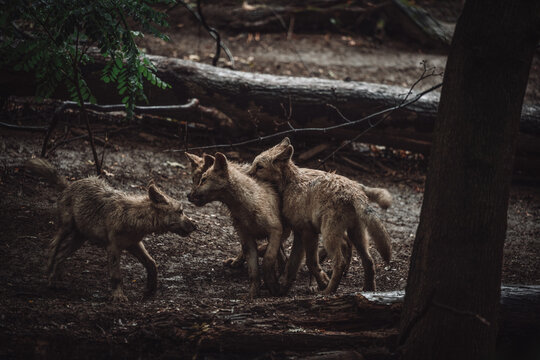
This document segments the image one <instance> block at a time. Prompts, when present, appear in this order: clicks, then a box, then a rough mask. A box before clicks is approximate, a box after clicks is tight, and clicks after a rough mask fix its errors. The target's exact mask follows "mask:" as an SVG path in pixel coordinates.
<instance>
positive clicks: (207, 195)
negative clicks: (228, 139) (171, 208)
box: [188, 152, 229, 206]
mask: <svg viewBox="0 0 540 360" xmlns="http://www.w3.org/2000/svg"><path fill="white" fill-rule="evenodd" d="M204 162H205V166H207V165H210V164H211V165H210V166H209V167H208V168H207V170H206V171H205V172H204V173H203V174H202V175H201V177H200V180H199V182H198V184H197V185H195V184H194V186H193V189H192V190H191V193H190V194H189V195H188V200H189V201H191V202H192V203H193V204H195V205H197V206H203V205H205V204H208V203H209V202H212V201H216V200H220V199H222V197H223V194H224V191H225V190H226V189H227V187H228V186H229V162H228V161H227V157H226V156H225V155H224V154H222V153H220V152H218V153H216V156H215V158H214V157H213V156H210V155H205V156H204Z"/></svg>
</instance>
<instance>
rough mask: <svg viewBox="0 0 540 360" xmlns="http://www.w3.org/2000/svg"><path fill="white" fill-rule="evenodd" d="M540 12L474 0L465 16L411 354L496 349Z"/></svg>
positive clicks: (407, 342)
mask: <svg viewBox="0 0 540 360" xmlns="http://www.w3.org/2000/svg"><path fill="white" fill-rule="evenodd" d="M539 14H540V2H538V1H502V0H498V1H467V2H466V3H465V7H464V10H463V13H462V15H461V17H460V19H459V20H458V23H457V25H456V31H455V33H454V38H453V40H452V45H451V49H450V54H449V57H448V63H447V66H446V72H445V77H444V86H443V89H442V94H441V102H440V105H439V112H438V118H437V122H436V125H435V130H434V137H433V147H432V150H431V158H430V167H429V171H428V176H427V180H426V190H425V194H424V202H423V205H422V212H421V216H420V224H419V227H418V231H417V234H416V240H415V243H414V247H413V254H412V258H411V267H410V270H409V277H408V282H407V288H406V295H405V302H404V309H403V313H402V318H401V325H400V332H401V334H400V340H399V345H400V349H401V352H402V355H403V358H404V359H485V358H494V350H495V340H496V336H497V323H498V310H499V299H500V283H501V270H502V255H503V252H502V251H503V243H504V239H505V233H506V219H507V208H508V196H509V187H510V176H511V170H512V165H513V160H514V159H513V158H514V151H515V147H516V140H517V134H518V128H519V119H520V113H521V106H522V103H523V97H524V94H525V87H526V84H527V78H528V74H529V69H530V65H531V61H532V57H533V53H534V49H535V47H536V44H537V43H538V38H539V25H540V18H539ZM531 316H533V315H532V314H531Z"/></svg>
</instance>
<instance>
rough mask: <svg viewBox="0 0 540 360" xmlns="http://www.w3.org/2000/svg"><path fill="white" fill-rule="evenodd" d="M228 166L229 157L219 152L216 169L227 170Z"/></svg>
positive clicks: (215, 163) (215, 164)
mask: <svg viewBox="0 0 540 360" xmlns="http://www.w3.org/2000/svg"><path fill="white" fill-rule="evenodd" d="M227 167H228V164H227V157H226V156H225V155H224V154H222V153H220V152H217V153H216V161H215V162H214V169H215V170H220V171H227Z"/></svg>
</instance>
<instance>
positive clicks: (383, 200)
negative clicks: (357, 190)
mask: <svg viewBox="0 0 540 360" xmlns="http://www.w3.org/2000/svg"><path fill="white" fill-rule="evenodd" d="M362 187H363V190H364V192H365V193H366V195H367V197H368V199H369V201H371V202H375V203H377V204H379V206H380V207H381V208H382V209H385V210H386V209H388V208H389V207H390V205H392V201H393V198H392V195H391V194H390V192H389V191H388V190H386V189H383V188H370V187H367V186H365V185H363V186H362Z"/></svg>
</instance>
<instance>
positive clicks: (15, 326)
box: [0, 23, 540, 359]
mask: <svg viewBox="0 0 540 360" xmlns="http://www.w3.org/2000/svg"><path fill="white" fill-rule="evenodd" d="M179 24H181V23H176V24H175V23H173V24H172V25H173V27H174V28H175V29H176V30H175V31H174V32H173V33H172V34H171V39H172V41H171V43H162V42H161V41H158V40H151V39H150V38H147V39H145V40H143V42H142V46H143V47H144V48H145V49H146V50H147V51H148V52H149V53H153V54H163V55H169V56H178V57H184V58H190V59H194V60H197V58H198V59H199V60H200V61H204V62H207V63H208V62H209V60H210V58H209V54H211V53H213V44H212V42H210V41H208V40H206V34H204V32H201V34H200V35H199V33H198V32H197V31H194V30H193V29H192V30H188V28H189V26H187V25H186V26H179ZM226 39H227V40H228V41H229V46H230V47H231V50H232V52H233V54H235V56H236V57H237V64H238V66H237V69H240V70H246V71H260V72H271V73H275V74H283V75H303V76H321V77H327V78H336V79H351V80H362V81H371V82H378V83H386V84H397V85H402V86H405V87H407V86H410V85H411V84H412V83H413V82H414V81H415V80H416V79H417V78H418V76H419V74H420V72H421V67H420V66H419V64H420V62H421V61H422V60H427V62H428V63H429V64H430V65H431V66H436V67H437V68H440V69H443V68H444V63H445V55H444V54H441V53H426V52H423V51H421V50H420V49H417V48H415V47H414V46H411V45H410V44H400V43H392V42H390V41H388V42H385V43H382V44H381V43H378V42H376V41H374V40H373V39H370V38H366V37H362V36H356V35H341V34H300V35H296V34H295V35H294V36H293V38H292V39H291V40H287V39H286V38H285V35H284V34H260V35H258V36H257V35H256V34H255V35H254V34H248V33H240V34H226ZM440 80H441V79H440V78H439V79H434V78H432V79H429V80H428V82H427V83H426V84H424V86H426V87H427V86H429V85H430V84H432V83H434V82H438V81H440ZM539 84H540V61H539V57H538V56H536V57H535V60H534V64H533V67H532V69H531V80H530V84H529V88H528V90H527V101H528V102H536V103H538V101H539V99H540V93H539V89H540V86H539ZM29 113H30V117H32V116H34V115H35V116H36V117H37V116H38V115H37V113H36V112H33V110H31V109H30V111H29ZM0 118H1V119H2V120H1V121H12V120H13V118H12V114H7V113H6V112H5V111H2V113H0ZM61 130H62V129H60V130H59V131H58V133H57V134H55V137H57V138H59V137H60V136H61V132H62V131H61ZM150 140H151V141H149V137H148V136H141V131H140V129H137V128H135V129H133V130H131V131H125V132H122V133H119V134H117V135H115V136H114V137H111V141H110V144H109V146H108V148H107V152H106V156H105V170H106V173H107V176H106V178H107V180H108V181H109V182H110V183H111V184H112V185H113V186H114V187H116V188H118V189H122V190H124V191H126V192H130V193H139V194H140V193H143V192H144V191H145V190H144V189H145V186H146V184H147V183H148V181H149V180H150V179H154V180H155V181H156V183H157V184H158V185H159V186H160V187H161V188H162V189H163V190H164V191H166V192H167V193H168V194H169V195H171V196H173V197H175V198H177V199H179V200H180V201H181V202H182V203H183V205H184V208H185V212H186V213H187V214H189V215H190V216H191V217H192V218H194V219H195V220H196V221H197V222H198V225H199V228H200V229H201V231H197V232H194V233H192V234H191V235H190V236H189V237H187V238H180V237H179V236H176V235H173V234H164V235H151V236H148V237H147V238H146V240H145V244H146V247H147V249H148V251H149V252H150V254H151V255H152V256H153V257H154V259H155V260H156V261H157V263H158V272H159V287H158V291H157V294H156V296H155V297H154V298H153V299H150V300H148V301H143V300H142V299H141V297H142V292H143V289H144V282H145V278H146V274H145V271H144V269H143V267H142V265H140V264H139V263H138V262H137V261H136V260H135V259H133V258H132V257H130V256H129V255H125V256H124V257H123V259H122V272H123V275H124V288H125V292H126V295H127V296H128V298H129V299H130V302H129V303H128V304H111V303H110V302H109V295H110V290H109V281H108V277H107V267H106V257H105V251H104V250H103V249H99V248H95V247H92V246H90V245H85V246H83V248H82V249H81V250H79V251H78V252H77V253H76V254H74V255H73V256H72V258H70V259H69V260H68V262H67V264H66V274H65V277H64V279H63V280H62V281H60V282H59V283H58V284H57V287H56V288H54V289H49V288H47V286H46V278H45V274H44V265H45V262H46V249H47V246H48V243H49V241H50V239H51V237H52V236H53V234H54V232H55V229H56V224H55V222H56V219H55V212H54V206H55V205H54V204H55V200H56V194H55V192H54V190H53V189H52V188H50V187H49V186H47V185H46V184H45V183H43V182H40V181H38V180H37V179H35V178H33V177H30V176H27V175H25V174H24V171H23V170H22V166H23V163H24V162H25V160H27V159H28V158H30V157H31V156H33V155H36V154H38V153H39V151H40V148H41V141H42V134H39V135H38V134H33V133H26V132H15V131H6V130H0V165H1V171H0V191H1V194H2V196H1V198H0V229H1V231H0V262H1V263H2V265H3V266H2V267H1V268H0V279H2V281H1V282H0V309H1V314H0V343H2V344H3V345H2V346H1V347H0V358H30V357H37V358H72V357H79V358H101V357H130V358H132V357H135V356H137V357H142V358H147V357H152V358H195V357H197V356H200V357H203V358H209V359H214V358H216V359H217V358H233V357H234V358H246V357H250V358H255V357H258V358H261V359H264V358H268V359H270V358H297V357H298V356H300V355H303V354H306V353H311V352H302V351H300V350H298V351H297V352H295V351H291V350H290V349H288V350H287V351H284V350H282V349H274V350H273V351H268V350H267V349H266V348H265V347H264V346H263V345H261V349H260V351H259V352H257V351H255V352H253V353H249V354H246V353H234V352H231V353H222V352H220V349H213V350H211V351H207V352H204V351H202V350H201V346H202V345H201V344H202V343H203V339H204V334H205V332H206V331H207V329H208V328H211V327H212V326H218V325H222V324H224V323H227V321H229V322H231V321H232V322H235V321H237V322H242V321H246V320H245V318H246V317H250V316H251V317H256V318H257V319H256V320H257V321H258V322H257V324H259V325H257V326H263V327H264V326H268V325H264V324H265V323H264V321H269V322H270V321H271V320H272V319H274V318H279V317H280V316H284V315H283V314H284V313H286V312H287V311H289V312H294V311H298V310H299V305H298V304H299V303H301V302H302V301H311V300H313V299H320V298H322V297H321V296H320V295H314V294H312V293H311V292H310V291H309V290H308V288H307V282H308V273H307V269H306V268H305V267H303V268H302V269H301V271H300V273H299V276H298V278H297V281H296V284H295V286H294V287H293V289H292V290H291V292H290V293H289V294H288V295H287V296H286V298H285V299H276V298H272V297H269V296H268V292H267V291H266V290H264V289H263V291H262V297H261V298H259V299H256V300H254V301H253V302H249V301H247V300H246V295H247V291H248V286H247V285H248V277H247V269H246V268H245V266H244V267H243V268H241V269H230V268H227V267H225V266H224V265H223V263H222V262H223V260H225V259H226V258H229V257H231V256H234V255H235V254H236V253H237V252H238V251H239V249H240V246H239V241H238V237H237V235H236V233H235V232H234V230H233V227H232V225H231V221H230V219H229V217H228V215H227V211H226V210H225V208H224V207H223V206H222V205H219V204H217V203H212V204H209V205H206V206H204V207H200V208H197V207H195V206H194V205H192V204H191V203H189V202H188V201H187V198H186V195H187V192H188V191H189V187H190V185H191V184H190V182H191V180H190V176H189V164H188V163H187V161H186V160H185V159H184V157H183V155H182V153H171V152H166V151H165V150H166V149H171V148H175V147H177V142H175V141H174V140H171V139H167V138H165V137H154V138H150ZM194 145H196V144H194ZM198 145H206V144H202V143H201V144H198ZM265 145H268V146H269V145H271V144H264V145H262V146H261V147H251V148H242V149H238V152H234V153H229V155H230V157H231V158H234V159H236V160H244V161H250V160H252V159H253V157H254V156H255V155H256V154H257V153H258V152H259V151H261V150H262V149H263V148H264V146H265ZM294 145H295V146H296V148H297V153H300V152H302V151H305V150H307V149H306V148H304V147H303V142H302V140H301V139H297V140H294ZM337 145H338V144H336V146H337ZM347 151H348V152H347V154H348V155H347V156H354V160H355V161H357V162H361V163H362V164H364V165H365V166H366V168H367V171H360V170H355V169H351V168H350V167H348V166H346V165H345V164H344V163H341V162H329V163H328V164H327V170H334V169H335V170H337V171H338V173H341V174H343V175H346V176H349V177H350V178H353V179H355V180H357V181H360V182H362V183H364V184H366V185H368V186H377V187H385V188H388V190H389V191H390V192H391V193H392V194H393V196H394V204H393V206H392V207H391V208H390V209H389V210H387V211H382V210H380V209H379V210H378V213H379V215H380V217H381V218H382V220H383V222H384V224H385V225H386V227H387V229H388V231H389V233H390V235H391V237H392V246H393V260H392V261H391V263H390V264H385V263H384V262H383V261H382V260H381V258H380V256H379V255H378V254H377V253H376V251H375V249H374V248H373V249H372V254H373V255H374V258H375V262H376V282H377V289H378V290H380V291H394V290H403V289H404V288H405V284H406V278H407V272H408V266H409V257H410V254H411V249H412V244H413V241H414V236H415V232H416V227H417V225H418V219H419V213H420V207H421V204H422V192H423V184H424V181H425V171H426V163H425V160H424V159H423V157H422V156H419V155H414V154H404V155H403V154H401V153H399V152H392V151H389V150H381V149H379V148H375V147H371V148H370V147H368V146H366V145H358V146H357V147H356V149H355V151H353V150H352V149H348V150H347ZM400 154H401V155H400ZM50 160H51V162H52V163H53V164H54V165H55V166H56V167H57V168H58V169H59V171H60V172H61V173H62V174H65V175H66V176H69V177H70V179H80V178H83V177H86V176H88V175H92V174H93V171H94V168H93V165H92V163H91V160H92V156H91V153H90V151H89V147H88V143H87V142H72V143H69V144H66V145H64V146H62V147H60V148H59V149H58V150H56V151H55V152H54V153H53V154H52V156H51V158H50ZM315 165H316V160H313V161H311V162H309V163H307V164H302V166H315ZM539 240H540V190H539V188H538V187H530V186H524V185H519V184H515V185H514V186H513V188H512V192H511V197H510V206H509V213H508V232H507V240H506V243H505V248H504V267H503V283H504V284H535V285H540V267H539V265H538V264H539V260H540V255H539V254H540V242H539ZM287 246H290V240H289V242H288V243H287ZM324 267H325V269H326V270H328V269H330V267H329V265H328V263H325V264H324ZM362 278H363V272H362V268H361V265H360V263H359V261H358V257H357V256H356V253H355V254H354V257H353V261H352V264H351V268H350V270H349V272H348V274H347V276H346V277H345V278H344V279H343V281H342V282H341V285H340V287H339V289H338V292H337V296H339V295H341V296H343V295H348V294H356V293H359V292H361V289H362ZM332 297H335V296H332ZM332 297H329V298H332ZM288 301H298V304H297V303H295V304H296V305H294V306H293V305H290V308H289V307H285V308H286V309H285V310H283V309H282V310H281V312H279V311H278V310H276V308H278V307H279V306H280V305H279V304H284V303H286V304H289V303H288ZM287 306H289V305H287ZM287 309H289V310H287ZM224 314H225V315H227V316H225V315H224ZM246 314H248V315H246ZM254 314H256V315H254ZM276 314H277V315H276ZM171 317H174V319H176V320H175V321H177V323H176V325H175V326H171V325H170V324H171V322H170V320H169V318H171ZM160 319H162V320H163V321H162V323H163V324H164V325H161V326H162V327H167V329H166V330H163V329H161V328H160V325H159V324H160V321H161V320H160ZM224 319H225V320H224ZM227 319H228V320H227ZM231 319H233V320H231ZM252 320H253V319H252ZM261 323H262V324H263V325H260V324H261ZM156 324H157V325H156ZM246 324H248V325H249V324H251V323H249V322H246ZM246 326H247V325H246ZM160 329H161V330H163V331H165V333H166V334H170V337H158V336H157V335H156V334H157V333H160V332H159V331H158V330H160ZM161 330H160V331H161ZM167 331H168V332H167ZM284 331H285V330H284ZM287 331H291V332H293V331H297V329H296V328H294V327H293V326H292V325H291V326H290V327H288V328H287ZM162 333H163V332H161V333H160V334H162ZM179 334H180V335H179ZM178 338H181V339H182V341H178V340H177V339H178ZM175 339H176V340H175ZM239 341H240V340H239ZM223 346H224V347H225V348H226V346H225V345H223ZM354 348H355V347H354V346H351V345H343V344H341V343H339V344H337V345H335V347H329V348H322V349H321V350H332V349H354Z"/></svg>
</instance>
